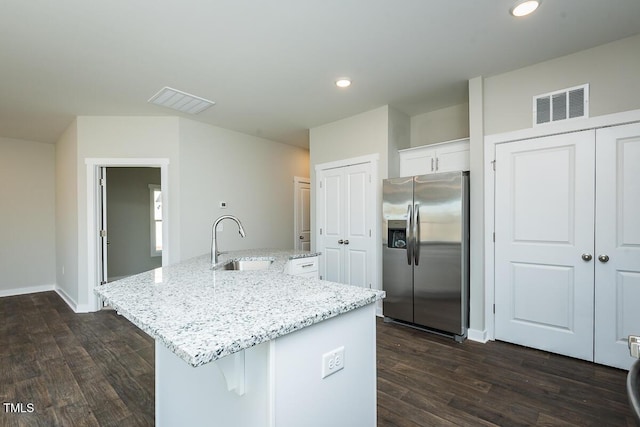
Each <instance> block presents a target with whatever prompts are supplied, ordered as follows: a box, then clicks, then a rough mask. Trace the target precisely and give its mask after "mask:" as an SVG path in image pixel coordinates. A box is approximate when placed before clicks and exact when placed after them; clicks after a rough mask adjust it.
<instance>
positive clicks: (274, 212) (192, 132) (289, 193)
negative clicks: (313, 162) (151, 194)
mask: <svg viewBox="0 0 640 427" xmlns="http://www.w3.org/2000/svg"><path fill="white" fill-rule="evenodd" d="M180 162H181V166H182V173H181V177H180V182H181V184H180V185H181V188H180V194H181V197H180V209H181V222H180V239H181V248H182V258H183V259H186V258H190V257H192V256H196V255H201V254H203V253H209V252H210V245H211V225H212V224H213V222H214V221H215V219H216V218H217V217H218V216H220V215H235V216H237V217H238V218H239V219H240V221H241V222H242V225H243V227H244V229H245V231H246V234H247V235H246V237H245V238H242V237H240V235H239V234H238V228H237V226H236V225H235V224H234V223H233V222H232V221H224V222H223V223H222V225H223V230H222V231H220V232H219V233H218V239H219V240H218V246H219V248H220V250H235V249H249V248H292V247H293V223H294V220H293V177H294V176H302V177H307V176H309V152H308V151H307V150H305V149H301V148H298V147H293V146H289V145H285V144H281V143H278V142H273V141H270V140H267V139H264V138H258V137H254V136H250V135H246V134H242V133H238V132H234V131H230V130H226V129H223V128H219V127H215V126H209V125H206V124H202V123H199V122H195V121H193V120H187V119H180ZM220 201H225V202H226V203H227V208H226V209H220V208H219V202H220Z"/></svg>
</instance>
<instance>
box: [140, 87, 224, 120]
mask: <svg viewBox="0 0 640 427" xmlns="http://www.w3.org/2000/svg"><path fill="white" fill-rule="evenodd" d="M148 102H150V103H152V104H156V105H160V106H161V107H167V108H172V109H174V110H178V111H182V112H183V113H189V114H199V113H202V112H203V111H204V110H206V109H207V108H209V107H211V106H212V105H215V102H213V101H209V100H208V99H204V98H200V97H199V96H195V95H191V94H190V93H186V92H182V91H181V90H177V89H173V88H170V87H166V86H165V87H163V88H162V89H160V91H158V93H156V94H155V95H153V96H152V97H151V98H149V101H148Z"/></svg>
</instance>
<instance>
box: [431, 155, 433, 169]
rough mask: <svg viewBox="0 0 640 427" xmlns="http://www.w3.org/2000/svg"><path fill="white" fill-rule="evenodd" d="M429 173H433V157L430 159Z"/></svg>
mask: <svg viewBox="0 0 640 427" xmlns="http://www.w3.org/2000/svg"><path fill="white" fill-rule="evenodd" d="M431 172H433V157H432V158H431Z"/></svg>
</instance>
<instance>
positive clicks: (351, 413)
mask: <svg viewBox="0 0 640 427" xmlns="http://www.w3.org/2000/svg"><path fill="white" fill-rule="evenodd" d="M340 347H344V360H343V364H344V368H343V369H342V370H339V371H336V372H335V373H333V374H332V375H330V376H328V377H326V378H322V363H323V355H324V354H326V353H329V352H332V351H333V350H335V349H337V348H340ZM270 365H271V366H270V370H271V375H270V376H271V378H272V389H271V393H272V404H273V405H274V407H273V410H272V416H273V419H272V422H273V423H274V424H273V425H275V426H277V427H299V426H305V427H315V426H318V427H321V426H322V427H326V426H332V427H340V426H345V427H346V426H370V427H374V426H375V425H376V323H375V304H368V305H366V306H364V307H360V308H358V309H356V310H353V311H350V312H347V313H344V314H341V315H339V316H336V317H334V318H331V319H328V320H325V321H323V322H320V323H318V324H315V325H313V326H311V327H308V328H304V329H302V330H299V331H297V332H294V333H291V334H289V335H285V336H282V337H280V338H277V339H276V340H274V341H271V360H270Z"/></svg>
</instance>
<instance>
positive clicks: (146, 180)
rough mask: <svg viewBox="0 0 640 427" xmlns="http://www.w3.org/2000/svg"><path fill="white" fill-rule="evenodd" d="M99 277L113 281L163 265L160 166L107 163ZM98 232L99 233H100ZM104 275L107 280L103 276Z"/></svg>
mask: <svg viewBox="0 0 640 427" xmlns="http://www.w3.org/2000/svg"><path fill="white" fill-rule="evenodd" d="M103 179H104V189H105V191H103V195H105V196H106V197H102V198H101V203H102V209H101V212H104V213H106V215H105V218H103V219H104V220H106V223H103V227H102V228H101V230H104V231H105V232H104V233H102V234H104V235H105V237H103V238H105V239H106V245H105V246H103V247H106V253H105V254H102V259H103V266H102V268H103V270H104V274H103V277H102V280H103V281H105V282H112V281H114V280H118V279H122V278H125V277H128V276H132V275H134V274H138V273H142V272H143V271H148V270H152V269H155V268H158V267H161V266H162V186H161V179H160V168H154V167H106V168H104V175H103ZM102 234H101V236H102ZM105 279H106V280H105Z"/></svg>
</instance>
